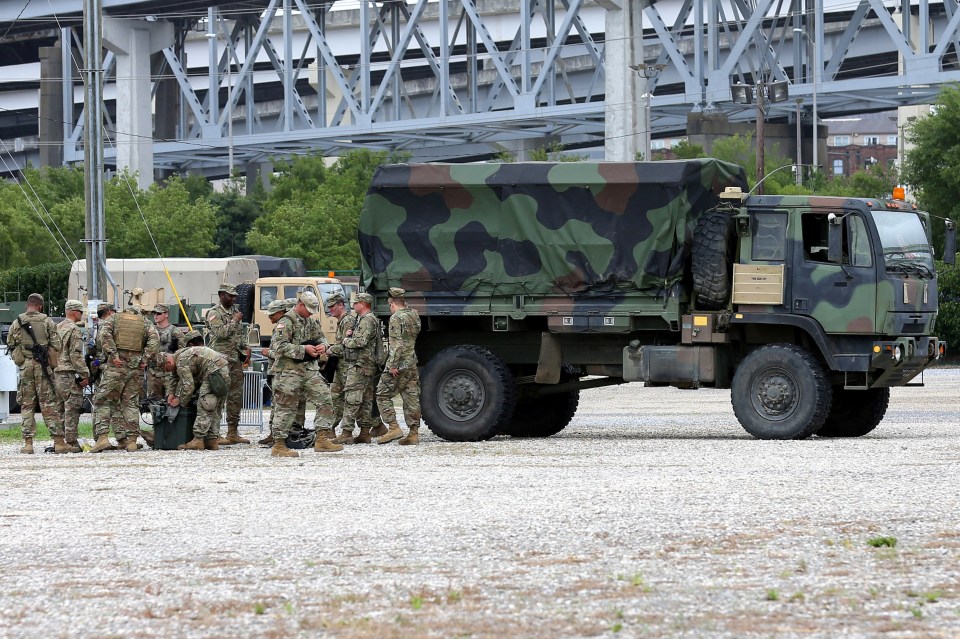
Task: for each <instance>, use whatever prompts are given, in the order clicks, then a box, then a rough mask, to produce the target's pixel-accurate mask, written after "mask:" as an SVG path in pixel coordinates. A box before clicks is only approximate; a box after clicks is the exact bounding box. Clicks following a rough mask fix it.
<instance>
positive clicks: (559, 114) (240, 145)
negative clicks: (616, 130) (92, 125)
mask: <svg viewBox="0 0 960 639" xmlns="http://www.w3.org/2000/svg"><path fill="white" fill-rule="evenodd" d="M587 1H588V0H556V1H553V0H519V4H518V5H517V7H518V9H519V16H517V17H515V18H514V21H515V25H516V30H515V33H514V35H513V38H512V40H510V41H509V42H505V41H502V40H501V41H497V40H495V39H494V37H493V35H492V33H494V32H495V29H493V28H492V26H491V25H490V24H488V21H489V20H491V19H492V16H488V15H485V14H484V12H483V11H482V10H481V9H482V7H480V6H479V5H478V3H477V1H476V0H450V1H449V2H439V3H436V2H430V3H428V2H427V0H417V1H416V2H415V4H407V3H405V2H402V1H386V2H382V1H381V2H370V1H366V0H361V2H360V5H359V10H358V11H357V12H356V13H357V19H356V21H355V27H356V30H357V37H355V38H348V39H349V40H350V41H352V42H357V41H359V43H360V44H359V58H358V57H357V55H356V53H355V51H348V52H345V51H338V50H336V46H335V45H334V44H333V43H334V42H335V41H337V42H342V41H344V38H338V39H334V38H332V37H331V38H328V37H327V34H329V33H331V32H332V30H333V29H337V30H341V31H342V30H343V29H344V28H345V27H344V26H342V23H343V21H342V20H341V21H339V22H338V23H337V24H336V25H335V26H331V20H330V17H331V15H332V13H333V12H332V2H331V3H324V4H312V3H309V2H307V1H306V0H268V2H267V3H266V6H265V8H264V10H263V11H262V12H257V13H245V14H241V15H239V17H238V15H234V14H231V13H229V12H226V11H225V12H224V13H223V14H221V10H220V9H219V8H218V7H211V8H209V9H208V10H207V13H206V15H205V16H198V17H197V18H195V19H193V20H191V21H181V22H179V23H178V24H177V28H176V33H175V37H174V44H173V46H169V47H166V48H164V49H163V50H162V57H163V65H162V68H160V69H158V71H157V73H155V74H154V77H153V78H152V82H153V84H152V90H153V93H154V95H156V93H157V90H158V87H159V86H160V78H164V77H166V78H171V77H172V78H174V79H175V82H176V85H177V87H178V90H179V97H178V100H179V109H178V116H177V122H176V132H177V133H176V135H175V136H172V137H171V139H157V140H155V144H154V152H155V166H157V167H158V168H169V169H180V170H182V169H197V170H206V171H208V172H212V173H216V172H217V171H220V172H223V169H225V167H226V161H227V160H226V156H227V150H228V147H229V149H230V155H231V161H232V160H233V156H234V154H235V155H236V162H237V164H243V163H255V162H259V161H266V160H269V159H270V158H273V157H282V156H287V155H290V154H297V153H305V152H310V151H320V152H323V153H324V154H328V155H337V154H339V153H342V152H343V151H344V150H347V149H350V148H369V149H375V150H400V151H408V152H409V153H411V154H412V156H413V157H414V158H415V159H419V160H441V159H452V158H457V157H461V158H463V157H479V156H484V155H490V154H495V153H497V152H499V151H501V150H504V148H505V145H510V144H515V143H518V142H519V143H521V144H522V143H523V141H524V140H526V141H528V142H530V141H532V142H533V143H540V142H542V140H545V139H561V140H563V141H576V142H578V143H589V142H590V141H591V140H593V141H595V142H596V144H601V145H602V142H603V136H604V119H605V109H608V108H614V107H615V106H616V108H624V106H623V105H608V104H605V102H604V94H605V87H606V83H607V82H608V81H610V78H608V77H607V74H606V73H605V69H604V50H605V46H606V45H605V43H604V42H603V36H601V35H598V34H597V33H595V32H591V30H590V29H588V27H587V22H586V20H585V19H584V18H583V15H582V14H583V12H584V11H585V10H586V7H585V3H586V2H587ZM645 1H646V0H644V2H645ZM615 2H616V0H604V2H603V4H604V8H605V9H607V11H608V12H609V11H624V10H626V9H627V8H628V7H622V8H620V7H619V5H617V4H615ZM634 2H635V4H633V5H631V6H633V7H635V8H636V9H637V10H638V11H640V12H642V21H643V22H642V24H643V25H644V27H646V28H645V30H644V35H643V37H642V39H641V38H636V40H637V43H638V44H637V46H636V53H635V59H636V61H637V62H638V63H639V62H644V63H647V64H658V65H659V64H662V65H665V70H664V71H663V72H662V73H660V75H659V76H658V77H655V78H653V79H651V80H650V83H649V84H648V91H650V92H652V93H653V95H654V97H653V99H652V105H651V110H652V128H653V129H654V131H656V132H661V133H662V132H666V131H672V132H682V131H683V130H684V127H685V125H686V118H687V114H688V113H689V112H690V111H691V110H693V111H698V110H702V111H711V110H722V111H724V112H725V113H727V114H728V116H729V117H730V119H731V120H748V119H751V118H752V117H753V110H752V109H749V108H745V107H741V106H738V105H732V104H731V102H730V84H731V83H732V82H737V81H739V82H743V83H748V84H758V83H765V82H772V81H779V80H783V81H786V82H788V83H789V84H790V87H789V90H790V93H791V98H793V99H795V98H804V99H805V98H807V97H809V96H811V95H813V94H814V93H816V94H817V95H818V97H819V99H820V104H821V109H820V113H821V114H825V113H833V114H838V113H851V112H858V111H869V110H878V109H889V108H894V107H897V106H901V105H907V104H918V103H923V102H929V101H932V99H933V97H934V96H935V94H936V93H937V91H938V90H939V86H940V85H942V84H944V83H948V82H957V81H960V70H958V66H957V57H956V56H957V51H958V50H960V48H958V47H960V34H958V27H960V11H958V3H957V0H945V2H943V3H929V2H928V1H927V0H913V2H912V3H911V2H910V0H903V2H902V4H900V5H898V7H897V9H896V11H891V10H890V9H888V8H886V7H885V6H884V4H883V0H860V1H859V3H858V5H857V6H856V8H855V9H854V10H853V12H852V14H851V15H850V16H849V19H848V20H846V21H843V22H836V21H831V22H830V23H829V24H826V23H825V21H824V14H823V11H822V8H820V7H818V5H817V2H816V0H756V3H755V4H756V6H752V4H753V3H751V2H749V1H748V0H678V1H676V2H671V1H669V0H662V1H661V2H659V3H648V4H643V5H641V4H639V3H638V2H637V1H636V0H634ZM245 6H247V5H245ZM590 8H592V9H593V10H594V11H596V6H595V5H593V4H591V5H590ZM668 8H669V9H670V10H671V11H672V13H671V15H673V16H674V17H673V18H672V20H670V22H669V24H668V22H667V20H666V19H665V18H664V15H665V14H666V13H667V11H666V9H668ZM295 12H299V15H298V16H296V19H295ZM902 16H912V17H913V18H914V19H913V20H909V19H908V20H902V21H901V20H899V18H900V17H902ZM607 19H608V21H609V19H610V16H609V15H608V16H607ZM901 23H902V26H901ZM695 25H703V26H695ZM198 28H200V29H201V30H203V29H205V30H206V31H207V46H208V56H209V64H208V68H209V75H208V78H207V82H206V86H203V87H197V86H195V84H194V82H192V81H191V78H190V77H189V75H188V72H187V70H186V69H187V67H186V65H185V64H184V54H183V52H184V47H185V42H186V38H187V36H188V34H189V33H190V31H191V30H193V31H196V30H197V29H198ZM62 31H63V40H64V41H76V40H77V39H78V36H77V34H76V33H74V32H73V30H72V29H70V28H65V29H63V30H62ZM934 33H936V37H934ZM304 34H305V35H304ZM641 40H642V44H640V42H641ZM353 48H354V50H355V49H356V46H354V47H353ZM851 52H857V53H858V55H857V56H856V57H851V56H852V54H851ZM873 52H876V53H873ZM890 52H896V53H897V54H898V56H899V58H898V61H895V62H894V64H893V65H892V66H891V65H886V66H885V67H882V68H870V65H869V60H870V59H872V58H874V57H875V56H876V55H881V54H889V53H890ZM68 55H69V53H68V52H65V53H64V65H63V68H64V69H65V70H67V71H66V72H65V74H64V76H65V77H64V95H65V102H64V105H65V107H67V106H68V100H70V99H72V96H73V84H74V78H73V77H71V75H70V73H69V69H71V68H72V65H70V64H69V58H68V57H67V56H68ZM864 58H865V59H866V62H865V61H864ZM794 61H797V63H794ZM114 62H115V56H114V54H113V53H107V54H106V56H105V58H104V66H105V68H106V69H107V75H108V78H109V74H110V73H111V71H112V70H113V69H114V68H115V64H114ZM311 63H314V64H315V67H316V73H315V76H314V78H315V79H314V81H313V83H312V85H308V84H307V83H306V80H307V79H308V76H309V75H310V73H311V71H310V64H311ZM264 68H266V69H267V72H268V73H272V74H275V76H276V78H275V79H273V78H272V76H271V84H272V85H273V87H274V90H273V91H272V92H271V95H273V94H275V93H276V90H275V88H276V86H278V85H279V86H280V87H281V89H282V104H280V105H279V107H278V108H275V109H273V111H270V110H269V109H264V108H263V106H262V104H261V103H265V102H268V101H269V100H274V98H273V97H269V98H268V99H267V100H264V99H262V98H261V97H260V96H258V92H260V91H262V90H263V87H264V83H263V80H262V74H263V71H264ZM411 69H415V70H416V73H415V74H410V75H409V77H406V76H407V72H409V71H410V70H411ZM258 73H259V74H260V75H258ZM621 77H622V76H621ZM255 80H256V81H255ZM167 81H169V80H167ZM307 86H313V89H311V90H309V91H308V92H305V87H307ZM808 104H809V101H808ZM69 106H70V107H71V108H69V109H67V108H65V110H64V112H65V113H68V114H69V113H74V110H73V108H72V106H73V105H72V104H70V105H69ZM627 106H628V107H629V108H636V107H635V105H627ZM118 108H119V107H118ZM794 108H795V105H794V104H791V103H785V104H781V105H771V117H774V118H776V117H778V116H779V117H789V116H788V115H787V114H788V113H792V112H793V109H794ZM268 111H269V112H268ZM82 123H83V115H82V114H81V115H80V117H79V119H78V120H76V121H74V122H73V123H65V125H64V140H65V145H64V156H65V160H66V161H68V162H69V161H82V148H80V144H81V143H80V139H81V135H82ZM110 127H112V123H109V125H108V129H109V128H110ZM106 156H107V157H108V162H109V158H111V157H112V156H113V153H112V151H111V150H110V149H108V150H107V152H106Z"/></svg>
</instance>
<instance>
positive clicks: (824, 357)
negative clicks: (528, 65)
mask: <svg viewBox="0 0 960 639" xmlns="http://www.w3.org/2000/svg"><path fill="white" fill-rule="evenodd" d="M745 187H746V180H745V178H744V171H743V169H741V168H740V167H737V166H734V165H731V164H727V163H724V162H720V161H718V160H713V159H704V160H690V161H677V162H653V163H589V162H578V163H522V164H473V165H445V164H431V165H393V166H385V167H382V168H380V169H379V170H378V171H377V173H376V174H375V177H374V178H373V182H372V184H371V186H370V188H369V191H368V193H367V196H366V199H365V202H364V206H363V210H362V212H361V215H360V224H359V241H360V247H361V255H362V262H363V283H364V284H365V285H366V287H367V291H368V292H371V293H373V295H374V297H375V309H376V312H377V313H378V314H381V315H386V314H387V312H388V309H387V301H386V291H387V289H388V288H389V287H391V286H399V287H402V288H404V289H406V291H407V294H406V298H407V301H408V303H409V304H410V305H411V306H412V307H414V308H416V309H417V311H419V313H420V315H421V318H422V323H423V329H422V332H421V334H420V337H419V339H418V343H417V353H418V357H419V358H420V364H421V366H422V367H423V370H422V377H421V380H422V395H421V405H422V409H423V417H424V421H425V422H426V423H427V425H428V426H429V427H430V428H431V430H433V432H435V433H436V434H437V435H439V436H440V437H442V438H445V439H448V440H455V441H475V440H483V439H487V438H489V437H492V436H494V435H497V434H499V433H504V434H508V435H513V436H517V437H544V436H549V435H553V434H555V433H557V432H559V431H560V430H562V429H563V428H564V427H565V426H566V425H567V424H568V423H569V422H570V420H571V419H572V417H573V415H574V413H575V412H576V409H577V405H578V402H579V392H580V391H581V390H582V389H585V388H591V387H597V386H603V385H610V384H622V383H625V382H643V383H644V384H645V385H646V386H667V385H669V386H675V387H679V388H690V389H695V388H702V387H713V388H729V389H731V399H732V404H733V409H734V412H735V414H736V416H737V419H738V420H739V421H740V423H741V424H742V426H743V427H744V429H746V430H747V431H748V432H749V433H751V434H752V435H754V436H756V437H758V438H762V439H801V438H806V437H809V436H811V435H813V434H819V435H821V436H828V437H857V436H861V435H864V434H866V433H868V432H870V431H871V430H872V429H873V428H874V427H876V426H877V424H878V423H879V422H880V421H881V419H882V418H883V416H884V412H885V411H886V409H887V405H888V402H889V397H890V388H891V387H894V386H903V385H907V384H910V383H914V382H913V381H912V380H914V379H915V378H917V376H918V375H920V374H921V373H922V371H923V370H924V369H925V368H926V367H927V366H929V365H930V364H931V363H932V362H934V361H936V360H937V359H938V358H940V357H942V356H943V355H944V353H945V349H946V345H945V344H944V342H942V341H941V340H939V339H937V337H936V332H935V330H936V319H937V279H936V274H935V272H934V261H933V255H934V252H933V248H932V247H931V224H932V223H933V221H932V219H931V216H930V215H929V214H927V213H922V212H918V211H916V210H914V208H913V207H912V206H910V205H908V204H905V203H903V202H896V201H881V200H876V199H868V198H860V199H856V198H851V199H847V198H830V197H805V196H804V197H801V196H784V197H778V196H753V195H749V194H746V193H745V190H746V189H745ZM948 228H949V229H951V231H950V235H949V238H950V239H951V240H953V238H954V236H953V234H952V233H953V231H952V224H951V223H949V222H948ZM947 257H952V250H951V253H950V255H948V256H947ZM627 419H629V418H628V417H627Z"/></svg>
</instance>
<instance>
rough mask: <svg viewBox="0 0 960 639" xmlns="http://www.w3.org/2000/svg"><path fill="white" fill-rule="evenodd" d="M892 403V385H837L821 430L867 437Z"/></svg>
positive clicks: (827, 434) (829, 434) (827, 433)
mask: <svg viewBox="0 0 960 639" xmlns="http://www.w3.org/2000/svg"><path fill="white" fill-rule="evenodd" d="M889 405H890V389H889V388H870V389H868V390H845V389H843V388H834V389H833V406H831V408H830V414H829V415H827V419H826V421H825V422H823V426H822V427H821V428H820V430H818V431H817V435H818V436H820V437H863V436H864V435H866V434H867V433H869V432H870V431H872V430H873V429H874V428H876V427H877V425H878V424H879V423H880V422H881V421H882V420H883V416H884V415H886V414H887V406H889Z"/></svg>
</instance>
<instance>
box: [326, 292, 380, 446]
mask: <svg viewBox="0 0 960 639" xmlns="http://www.w3.org/2000/svg"><path fill="white" fill-rule="evenodd" d="M372 306H373V296H372V295H370V294H369V293H359V294H358V295H357V297H356V301H355V302H354V303H353V310H354V312H355V313H356V314H357V320H356V326H354V327H353V328H352V329H349V330H347V331H346V333H344V338H343V342H342V343H340V344H336V345H334V346H332V347H331V348H330V352H331V354H333V355H336V356H337V357H339V358H340V365H341V366H342V365H343V364H346V367H347V371H346V376H345V380H344V389H343V390H344V409H343V424H344V425H343V431H342V432H341V433H340V436H339V437H338V438H337V439H335V440H334V441H335V442H337V443H338V444H369V443H370V442H371V441H373V440H372V435H371V432H370V431H371V430H373V429H374V428H375V427H376V426H378V425H379V420H378V419H375V418H374V417H373V395H374V384H375V380H376V376H377V374H378V373H379V372H380V367H379V366H378V364H377V361H376V354H375V350H376V346H377V340H382V339H383V336H382V334H381V331H380V320H379V319H377V317H376V316H375V315H374V314H373V313H372V312H371V307H372ZM354 422H357V423H359V424H360V434H359V435H357V436H356V437H352V435H353V423H354ZM384 430H385V429H384Z"/></svg>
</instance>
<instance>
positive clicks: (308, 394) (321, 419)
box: [271, 310, 333, 442]
mask: <svg viewBox="0 0 960 639" xmlns="http://www.w3.org/2000/svg"><path fill="white" fill-rule="evenodd" d="M310 339H313V340H316V341H317V343H318V344H323V345H324V346H326V345H327V340H326V338H324V336H323V330H322V329H321V328H320V324H319V322H317V321H315V320H313V319H310V318H303V317H300V316H299V315H297V312H296V310H291V311H289V312H288V313H287V314H286V315H284V316H283V317H282V318H281V319H280V321H279V322H277V326H276V328H275V329H274V331H273V338H272V341H271V349H272V350H273V351H274V352H275V353H276V355H277V361H276V363H275V364H274V367H273V374H274V378H273V405H274V408H273V411H274V415H273V419H272V429H273V440H274V442H282V441H284V440H285V439H286V438H287V434H288V433H289V432H290V428H291V427H292V426H293V422H294V420H295V419H296V418H297V413H298V411H299V405H300V401H301V398H303V399H305V400H306V401H310V402H314V403H316V405H317V413H316V417H315V418H314V421H313V425H314V429H315V430H317V431H320V430H328V431H332V429H333V403H332V402H331V399H330V388H329V387H328V386H327V382H326V381H325V380H324V379H323V375H321V374H320V363H319V362H318V361H317V360H315V359H313V360H311V359H305V350H304V347H303V343H304V342H305V341H307V340H310Z"/></svg>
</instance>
